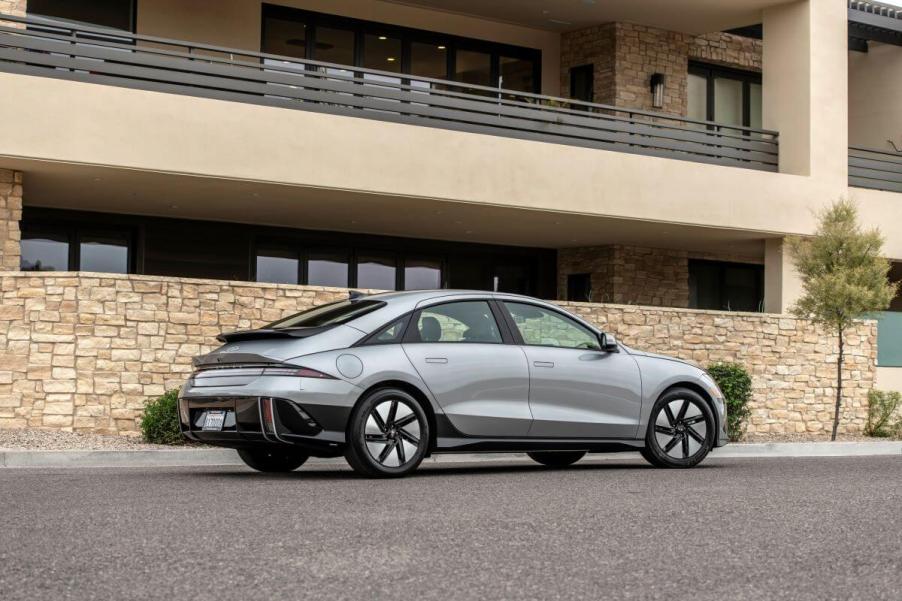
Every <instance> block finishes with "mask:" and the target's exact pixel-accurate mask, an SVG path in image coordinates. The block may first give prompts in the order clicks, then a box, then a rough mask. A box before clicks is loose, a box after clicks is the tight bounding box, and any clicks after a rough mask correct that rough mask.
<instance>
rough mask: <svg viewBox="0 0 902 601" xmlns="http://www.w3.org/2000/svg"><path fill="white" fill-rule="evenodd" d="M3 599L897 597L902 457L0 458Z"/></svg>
mask: <svg viewBox="0 0 902 601" xmlns="http://www.w3.org/2000/svg"><path fill="white" fill-rule="evenodd" d="M0 507H2V511H3V514H2V522H0V598H2V599H4V600H5V601H14V600H18V599H29V600H35V599H53V600H58V599H79V600H81V599H116V600H123V599H163V598H165V599H194V600H205V599H210V600H227V599H333V600H334V599H373V598H379V599H395V600H397V601H419V600H425V599H454V600H460V599H663V600H667V601H675V600H677V599H701V600H706V599H710V600H725V599H812V600H813V599H818V600H821V599H868V600H874V599H887V600H890V599H891V600H896V601H897V600H899V599H902V510H900V508H902V457H873V458H845V459H837V458H834V459H759V460H752V459H716V458H714V459H709V460H708V461H707V462H706V463H705V464H703V466H702V467H700V468H699V469H695V470H690V471H660V470H654V469H650V468H648V467H646V466H645V465H644V464H643V463H640V462H635V461H632V460H619V459H618V460H606V461H597V462H594V463H593V462H591V461H588V462H584V463H580V464H577V466H576V467H574V468H571V469H567V470H561V471H547V470H543V469H539V468H534V467H532V466H525V465H522V464H518V465H514V464H506V463H498V464H484V463H483V464H478V465H433V466H430V467H428V468H426V469H424V470H423V471H421V472H419V473H418V474H417V475H416V476H414V477H411V478H407V479H405V480H396V481H373V480H363V479H360V478H358V477H356V476H354V475H352V474H351V473H350V472H349V471H348V470H347V469H339V470H336V469H334V468H326V467H317V468H306V469H303V468H302V470H301V471H298V472H296V473H294V474H290V475H288V476H266V475H261V474H256V473H252V472H250V471H245V470H243V469H237V468H195V469H192V468H171V469H153V470H138V469H97V470H93V469H92V470H89V469H65V470H63V469H56V470H53V469H44V470H21V469H6V470H0Z"/></svg>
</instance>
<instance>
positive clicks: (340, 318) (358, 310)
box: [264, 300, 385, 330]
mask: <svg viewBox="0 0 902 601" xmlns="http://www.w3.org/2000/svg"><path fill="white" fill-rule="evenodd" d="M384 305H385V303H384V302H382V301H373V300H370V301H367V300H361V301H350V300H344V301H338V302H335V303H329V304H327V305H320V306H319V307H314V308H312V309H307V310H306V311H302V312H300V313H297V314H295V315H292V316H291V317H286V318H285V319H280V320H279V321H274V322H272V323H271V324H269V325H268V326H264V327H265V328H266V329H269V330H286V329H289V328H321V327H324V326H337V325H340V324H343V323H348V322H349V321H351V320H352V319H356V318H358V317H360V316H361V315H366V314H367V313H370V312H371V311H375V310H376V309H378V308H379V307H382V306H384Z"/></svg>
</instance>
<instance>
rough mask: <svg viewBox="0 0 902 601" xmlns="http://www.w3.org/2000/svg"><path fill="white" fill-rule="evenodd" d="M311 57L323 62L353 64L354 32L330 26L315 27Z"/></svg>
mask: <svg viewBox="0 0 902 601" xmlns="http://www.w3.org/2000/svg"><path fill="white" fill-rule="evenodd" d="M313 58H315V59H316V60H318V61H322V62H324V63H338V64H339V65H353V64H354V32H353V31H351V30H349V29H335V28H332V27H317V28H316V46H314V48H313Z"/></svg>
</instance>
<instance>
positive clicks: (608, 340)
mask: <svg viewBox="0 0 902 601" xmlns="http://www.w3.org/2000/svg"><path fill="white" fill-rule="evenodd" d="M598 343H599V344H600V345H601V350H603V351H604V352H606V353H619V352H620V347H619V346H617V338H616V337H615V336H614V335H613V334H606V333H605V332H602V333H601V334H599V335H598Z"/></svg>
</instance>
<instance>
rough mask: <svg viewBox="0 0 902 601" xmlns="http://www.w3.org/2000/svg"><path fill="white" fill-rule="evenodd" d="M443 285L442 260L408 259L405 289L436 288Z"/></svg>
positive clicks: (405, 269)
mask: <svg viewBox="0 0 902 601" xmlns="http://www.w3.org/2000/svg"><path fill="white" fill-rule="evenodd" d="M441 287H442V262H441V261H439V260H437V259H406V260H405V261H404V290H436V289H439V288H441Z"/></svg>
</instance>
